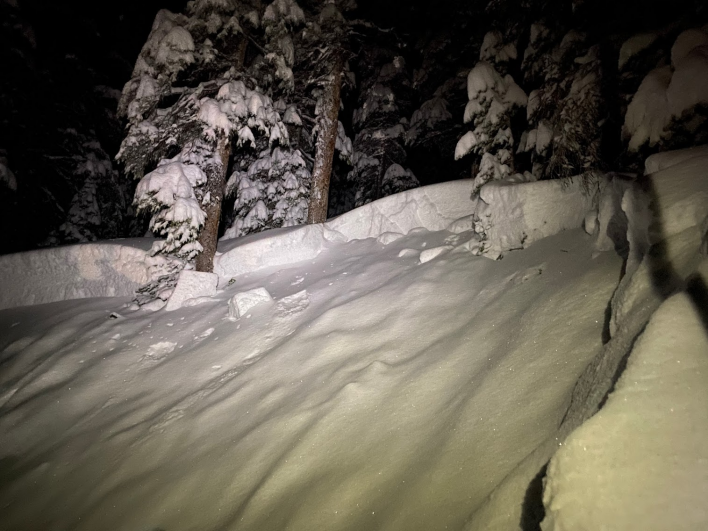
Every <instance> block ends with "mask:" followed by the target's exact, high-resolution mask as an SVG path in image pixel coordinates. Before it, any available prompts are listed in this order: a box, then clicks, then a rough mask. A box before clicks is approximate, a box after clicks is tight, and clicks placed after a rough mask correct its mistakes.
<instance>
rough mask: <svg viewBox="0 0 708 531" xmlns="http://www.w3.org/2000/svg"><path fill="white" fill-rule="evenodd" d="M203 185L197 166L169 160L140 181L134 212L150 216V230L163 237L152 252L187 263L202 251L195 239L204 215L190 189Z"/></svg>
mask: <svg viewBox="0 0 708 531" xmlns="http://www.w3.org/2000/svg"><path fill="white" fill-rule="evenodd" d="M205 182H206V175H205V174H204V172H203V171H202V170H201V169H200V168H199V167H198V166H196V165H193V164H183V163H182V162H177V161H169V160H165V161H163V162H162V164H161V165H159V166H158V167H157V168H156V169H155V170H153V171H152V172H150V173H148V174H147V175H146V176H145V177H143V178H142V179H141V180H140V183H139V184H138V187H137V189H136V190H135V203H136V205H137V207H138V210H142V211H148V212H150V213H152V214H153V216H152V219H151V220H150V230H152V231H153V232H154V233H156V234H161V235H165V236H166V237H167V238H166V240H165V241H163V242H159V245H158V246H157V247H154V248H153V253H156V252H157V253H164V254H173V255H175V256H178V257H180V258H185V259H187V260H189V259H191V258H193V257H194V256H195V255H196V254H197V253H198V252H200V251H201V250H202V247H201V245H199V243H198V242H197V241H196V240H197V237H198V235H199V230H200V229H201V228H202V226H203V225H204V220H205V217H206V215H205V213H204V211H203V210H202V209H201V208H200V207H199V202H198V201H197V198H196V196H195V195H194V187H196V186H199V185H202V184H204V183H205Z"/></svg>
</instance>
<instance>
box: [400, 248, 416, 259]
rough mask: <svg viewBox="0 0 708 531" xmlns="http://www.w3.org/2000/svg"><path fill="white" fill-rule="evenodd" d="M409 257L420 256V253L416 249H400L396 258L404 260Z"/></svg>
mask: <svg viewBox="0 0 708 531" xmlns="http://www.w3.org/2000/svg"><path fill="white" fill-rule="evenodd" d="M409 256H420V251H418V250H416V249H401V251H399V253H398V258H406V257H409Z"/></svg>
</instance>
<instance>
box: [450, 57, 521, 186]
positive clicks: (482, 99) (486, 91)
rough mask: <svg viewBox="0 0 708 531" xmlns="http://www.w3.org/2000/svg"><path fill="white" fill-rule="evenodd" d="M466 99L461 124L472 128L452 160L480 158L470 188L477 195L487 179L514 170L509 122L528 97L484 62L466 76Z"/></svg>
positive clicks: (511, 81)
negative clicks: (471, 155) (465, 157)
mask: <svg viewBox="0 0 708 531" xmlns="http://www.w3.org/2000/svg"><path fill="white" fill-rule="evenodd" d="M502 49H503V48H502ZM483 53H485V52H484V50H483ZM489 53H491V52H489ZM467 96H468V98H469V102H468V103H467V107H466V108H465V114H464V123H466V124H471V125H472V126H473V127H474V129H473V130H471V131H468V132H467V133H466V134H465V135H464V136H463V137H462V138H461V139H460V140H459V142H458V143H457V147H456V148H455V159H456V160H459V159H461V158H462V157H464V156H466V155H468V154H470V153H474V154H476V155H478V156H479V157H481V163H480V165H479V171H478V172H477V173H476V175H475V182H474V185H473V188H472V193H473V194H476V193H478V192H479V189H480V188H481V187H482V186H483V185H484V184H486V183H487V182H489V181H490V180H499V179H504V178H506V177H508V176H509V175H511V173H512V170H513V168H514V165H513V155H512V153H513V150H514V137H513V134H512V131H511V119H512V115H513V114H514V113H515V112H516V111H517V110H518V109H520V108H523V107H525V106H526V103H527V97H526V94H525V93H524V91H523V90H522V89H521V88H520V87H519V86H518V85H517V84H516V83H515V82H514V79H513V78H512V77H511V76H510V75H508V74H507V75H506V76H504V77H502V76H501V75H500V74H499V72H497V70H496V69H495V68H494V66H493V65H492V64H491V63H488V62H487V61H480V62H478V63H477V65H476V66H475V67H474V68H473V69H472V70H471V71H470V73H469V74H468V76H467Z"/></svg>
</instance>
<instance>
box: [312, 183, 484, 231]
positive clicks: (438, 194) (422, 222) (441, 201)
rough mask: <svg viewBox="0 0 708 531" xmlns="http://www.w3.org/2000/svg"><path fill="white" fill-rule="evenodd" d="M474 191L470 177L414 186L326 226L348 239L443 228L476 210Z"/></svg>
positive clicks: (340, 217) (334, 220)
mask: <svg viewBox="0 0 708 531" xmlns="http://www.w3.org/2000/svg"><path fill="white" fill-rule="evenodd" d="M471 191H472V181H471V180H467V179H463V180H459V181H450V182H446V183H442V184H435V185H431V186H423V187H420V188H414V189H412V190H407V191H405V192H401V193H399V194H394V195H390V196H388V197H384V198H383V199H379V200H378V201H374V202H372V203H368V204H366V205H364V206H362V207H360V208H357V209H355V210H352V211H350V212H347V213H346V214H343V215H341V216H339V217H337V218H334V219H333V220H331V221H328V222H327V223H325V227H327V228H328V229H331V230H334V231H337V232H339V233H340V234H342V235H343V236H344V237H345V238H346V240H347V241H351V240H359V239H364V238H378V237H379V236H381V235H382V234H383V233H384V232H399V233H402V234H407V233H408V232H409V231H410V230H411V229H414V228H417V227H423V228H425V229H427V230H429V231H437V230H443V229H445V228H446V227H447V226H448V225H449V224H450V223H452V222H453V221H455V220H457V219H459V218H461V217H464V216H467V215H469V214H470V213H471V212H472V210H473V207H474V203H473V202H472V200H471V199H470V192H471Z"/></svg>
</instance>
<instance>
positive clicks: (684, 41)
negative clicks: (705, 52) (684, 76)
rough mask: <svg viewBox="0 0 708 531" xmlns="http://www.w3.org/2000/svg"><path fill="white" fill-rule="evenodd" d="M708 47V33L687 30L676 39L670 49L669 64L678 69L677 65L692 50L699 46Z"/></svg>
mask: <svg viewBox="0 0 708 531" xmlns="http://www.w3.org/2000/svg"><path fill="white" fill-rule="evenodd" d="M706 45H708V33H706V32H704V31H702V30H700V29H689V30H686V31H684V32H683V33H681V34H680V35H679V36H678V37H676V41H674V45H673V46H672V47H671V64H672V65H673V66H674V67H675V68H678V65H679V64H680V63H681V61H682V60H683V59H685V58H686V57H687V56H688V55H689V54H690V53H691V51H692V50H693V49H695V48H697V47H699V46H706Z"/></svg>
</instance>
